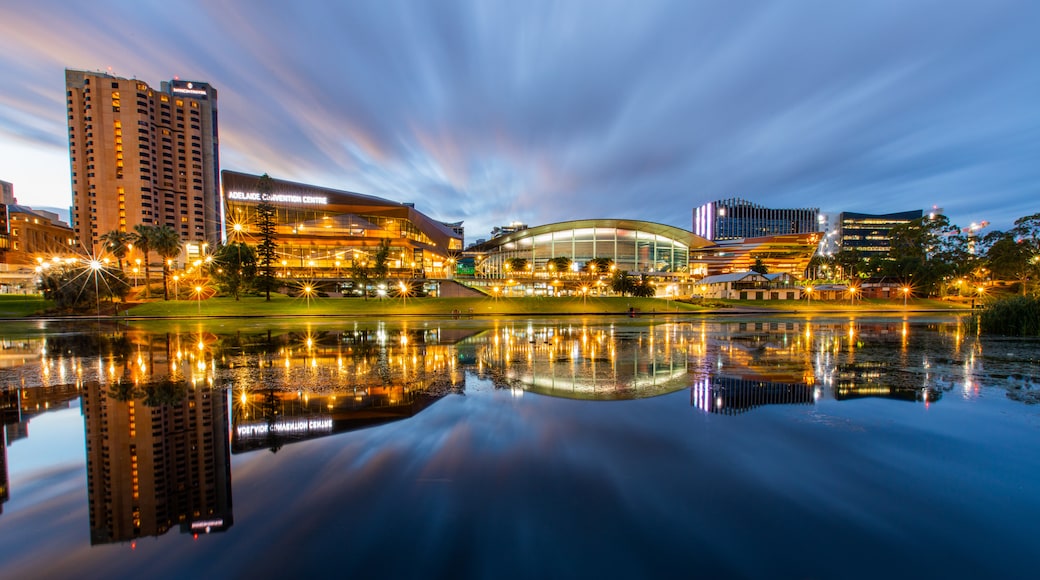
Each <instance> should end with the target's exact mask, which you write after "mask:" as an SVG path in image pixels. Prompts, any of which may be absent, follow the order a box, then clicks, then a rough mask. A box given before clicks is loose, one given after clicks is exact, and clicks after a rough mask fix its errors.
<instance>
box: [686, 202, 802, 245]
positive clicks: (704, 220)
mask: <svg viewBox="0 0 1040 580" xmlns="http://www.w3.org/2000/svg"><path fill="white" fill-rule="evenodd" d="M819 219H820V209H819V208H815V207H814V208H805V209H770V208H766V207H762V206H760V205H756V204H753V203H751V202H750V201H746V200H743V199H739V198H733V199H723V200H718V201H711V202H708V203H706V204H704V205H702V206H700V207H697V208H694V210H693V233H695V234H697V235H698V236H700V237H702V238H705V239H708V240H736V239H740V238H761V237H765V236H775V235H780V234H807V233H813V232H817V231H819V225H818V222H819Z"/></svg>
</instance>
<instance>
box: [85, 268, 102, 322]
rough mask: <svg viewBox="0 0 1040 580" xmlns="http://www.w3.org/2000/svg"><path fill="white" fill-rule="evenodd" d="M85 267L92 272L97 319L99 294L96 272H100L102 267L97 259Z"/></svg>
mask: <svg viewBox="0 0 1040 580" xmlns="http://www.w3.org/2000/svg"><path fill="white" fill-rule="evenodd" d="M87 265H88V266H90V269H91V270H93V272H94V301H95V302H97V315H98V318H101V292H100V291H99V289H98V272H100V271H101V268H102V267H103V266H102V264H101V262H100V261H98V259H97V258H94V259H92V260H90V261H89V262H87Z"/></svg>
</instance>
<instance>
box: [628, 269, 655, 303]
mask: <svg viewBox="0 0 1040 580" xmlns="http://www.w3.org/2000/svg"><path fill="white" fill-rule="evenodd" d="M632 295H633V296H638V297H640V298H653V297H654V296H655V295H657V286H655V285H654V284H653V283H652V282H651V281H650V277H649V276H647V275H646V274H642V275H641V276H639V282H636V283H635V286H634V287H633V288H632Z"/></svg>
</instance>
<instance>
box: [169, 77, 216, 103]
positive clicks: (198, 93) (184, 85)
mask: <svg viewBox="0 0 1040 580" xmlns="http://www.w3.org/2000/svg"><path fill="white" fill-rule="evenodd" d="M170 92H171V93H173V94H175V95H187V96H189V97H201V98H203V99H205V98H209V93H208V92H206V89H200V88H198V87H196V86H195V83H192V82H185V81H173V82H172V83H171V84H170Z"/></svg>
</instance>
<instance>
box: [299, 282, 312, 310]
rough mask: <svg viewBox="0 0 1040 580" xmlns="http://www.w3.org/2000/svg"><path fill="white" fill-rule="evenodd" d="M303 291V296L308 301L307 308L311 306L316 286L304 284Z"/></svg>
mask: <svg viewBox="0 0 1040 580" xmlns="http://www.w3.org/2000/svg"><path fill="white" fill-rule="evenodd" d="M302 292H303V298H304V299H305V300H306V301H307V308H310V307H311V296H313V295H314V286H311V285H310V284H304V285H303V289H302Z"/></svg>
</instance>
